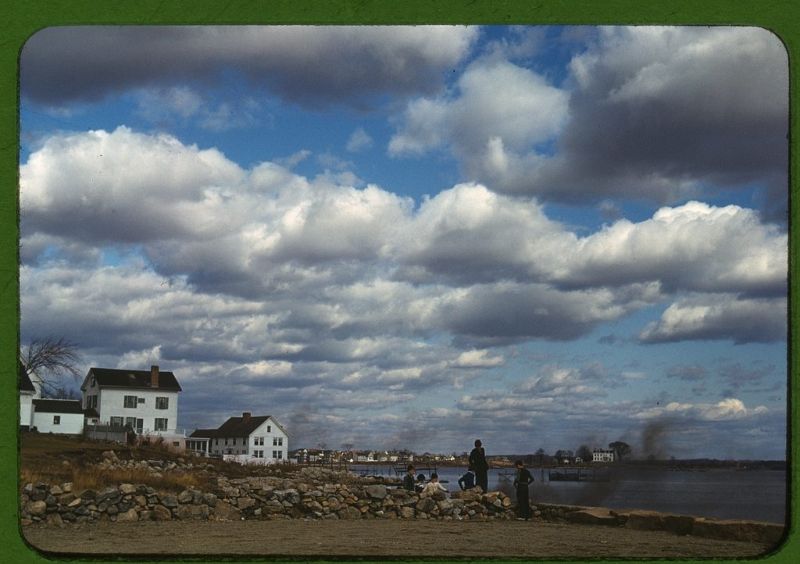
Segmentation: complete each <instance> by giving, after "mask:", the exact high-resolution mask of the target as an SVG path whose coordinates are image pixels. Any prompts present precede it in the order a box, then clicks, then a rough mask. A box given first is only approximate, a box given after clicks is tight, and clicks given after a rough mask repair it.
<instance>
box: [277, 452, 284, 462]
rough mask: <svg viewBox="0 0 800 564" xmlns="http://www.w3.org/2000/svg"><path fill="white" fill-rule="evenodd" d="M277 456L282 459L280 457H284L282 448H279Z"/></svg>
mask: <svg viewBox="0 0 800 564" xmlns="http://www.w3.org/2000/svg"><path fill="white" fill-rule="evenodd" d="M276 458H277V459H278V460H280V459H282V458H283V451H282V450H279V451H278V456H277V457H276Z"/></svg>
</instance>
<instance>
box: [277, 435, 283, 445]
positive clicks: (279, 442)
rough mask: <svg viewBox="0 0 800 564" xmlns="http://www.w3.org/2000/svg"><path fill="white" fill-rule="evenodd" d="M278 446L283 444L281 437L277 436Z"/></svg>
mask: <svg viewBox="0 0 800 564" xmlns="http://www.w3.org/2000/svg"><path fill="white" fill-rule="evenodd" d="M278 446H283V437H278Z"/></svg>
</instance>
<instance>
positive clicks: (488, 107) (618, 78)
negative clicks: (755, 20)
mask: <svg viewBox="0 0 800 564" xmlns="http://www.w3.org/2000/svg"><path fill="white" fill-rule="evenodd" d="M512 56H513V49H512V50H509V49H504V48H502V46H498V45H494V46H493V47H491V49H490V54H489V55H487V56H485V57H484V58H483V59H479V60H478V61H476V62H474V63H472V64H471V65H470V66H469V67H468V68H467V70H466V71H465V73H464V74H463V76H462V77H461V78H460V79H459V81H458V83H457V84H456V87H455V88H454V89H453V92H451V93H449V94H448V95H442V96H439V97H422V98H417V99H415V100H412V101H411V102H410V103H409V104H408V107H407V109H406V111H405V114H404V116H403V118H402V120H400V121H399V123H398V131H397V132H396V134H395V135H394V137H393V138H392V139H391V142H390V144H389V153H390V154H392V155H414V154H420V153H423V152H425V151H429V150H431V149H436V148H441V147H446V148H449V149H450V150H451V151H452V153H453V154H454V155H455V156H456V158H457V159H458V160H459V162H460V163H461V166H462V169H463V171H464V173H465V174H466V176H467V178H469V179H471V180H476V181H480V182H483V183H485V184H487V185H489V186H491V187H492V188H493V189H494V190H496V191H500V192H506V193H513V194H527V195H536V196H538V197H540V198H542V199H544V200H556V201H561V202H573V203H578V202H586V201H589V202H597V203H599V202H603V203H604V206H605V207H606V208H607V209H609V210H612V211H613V210H614V209H615V208H614V199H615V198H622V197H631V198H637V199H645V200H649V201H655V202H659V203H667V202H674V201H677V200H681V199H686V198H689V197H703V196H704V195H705V194H712V193H716V191H718V190H719V189H726V188H741V187H742V186H745V185H748V184H752V183H759V184H760V185H761V187H762V188H765V189H766V190H767V193H766V195H765V197H764V198H763V201H762V202H761V203H762V205H763V207H764V209H765V211H767V213H768V214H771V215H770V216H771V217H773V218H777V219H780V220H782V221H785V213H786V208H787V204H786V202H787V197H786V193H787V176H786V170H787V163H788V160H787V159H788V145H787V142H786V136H787V133H788V119H787V116H788V59H787V54H786V51H785V49H784V47H783V45H782V44H781V42H780V41H779V40H778V38H777V37H776V36H774V35H773V34H771V33H770V32H768V31H766V30H763V29H758V28H742V27H739V28H736V27H715V28H700V27H668V28H663V27H645V26H637V27H625V28H600V30H599V33H598V34H597V37H596V38H595V40H594V41H593V42H590V47H589V48H588V49H586V50H584V51H582V52H581V53H579V54H577V55H576V56H575V57H574V58H573V59H572V61H571V62H570V65H569V71H570V74H569V77H568V79H567V80H566V81H564V82H563V83H562V84H560V85H558V86H556V85H553V84H548V83H547V82H546V81H545V80H544V79H543V78H542V77H541V76H539V75H537V74H535V73H533V72H532V71H530V70H528V69H526V68H523V67H521V66H517V65H516V64H515V63H512V62H511V60H510V58H511V57H512ZM496 84H502V85H503V87H502V88H499V89H498V88H496V87H495V85H496Z"/></svg>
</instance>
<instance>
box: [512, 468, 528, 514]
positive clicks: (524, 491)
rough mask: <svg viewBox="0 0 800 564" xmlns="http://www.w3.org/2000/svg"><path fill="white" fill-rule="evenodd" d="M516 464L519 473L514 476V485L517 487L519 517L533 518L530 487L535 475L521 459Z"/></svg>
mask: <svg viewBox="0 0 800 564" xmlns="http://www.w3.org/2000/svg"><path fill="white" fill-rule="evenodd" d="M514 466H516V467H517V475H516V476H515V477H514V487H515V488H516V489H517V519H525V520H526V521H527V520H528V519H530V518H531V505H530V498H529V496H528V487H529V486H530V484H531V482H533V476H532V475H531V473H530V471H529V470H528V469H527V468H525V466H524V465H523V464H522V461H521V460H517V461H516V462H515V463H514Z"/></svg>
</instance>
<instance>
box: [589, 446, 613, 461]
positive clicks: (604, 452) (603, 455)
mask: <svg viewBox="0 0 800 564" xmlns="http://www.w3.org/2000/svg"><path fill="white" fill-rule="evenodd" d="M614 459H615V453H614V451H613V450H610V449H604V448H596V449H592V462H614Z"/></svg>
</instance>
